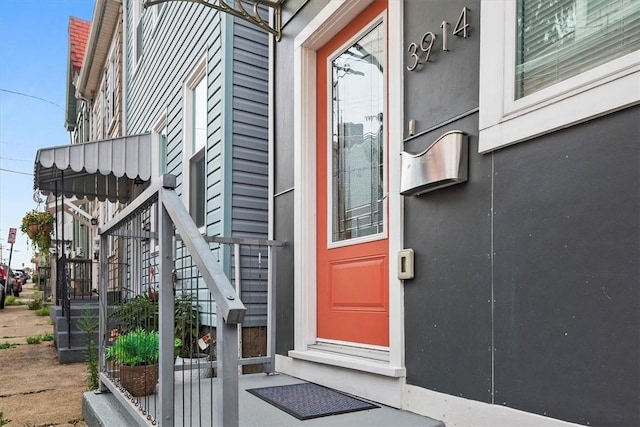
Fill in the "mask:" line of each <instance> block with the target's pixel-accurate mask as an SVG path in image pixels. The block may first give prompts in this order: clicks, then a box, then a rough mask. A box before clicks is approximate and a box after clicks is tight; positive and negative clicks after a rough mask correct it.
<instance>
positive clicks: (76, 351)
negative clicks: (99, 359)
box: [57, 346, 87, 365]
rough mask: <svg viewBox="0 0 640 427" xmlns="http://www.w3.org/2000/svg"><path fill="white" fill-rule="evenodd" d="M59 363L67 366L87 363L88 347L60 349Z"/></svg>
mask: <svg viewBox="0 0 640 427" xmlns="http://www.w3.org/2000/svg"><path fill="white" fill-rule="evenodd" d="M57 353H58V363H60V364H62V365H65V364H67V363H78V362H86V361H87V348H86V347H84V346H83V347H71V348H67V347H64V348H60V347H58V351H57Z"/></svg>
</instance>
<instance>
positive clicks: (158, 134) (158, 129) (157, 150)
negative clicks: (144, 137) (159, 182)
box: [151, 113, 168, 176]
mask: <svg viewBox="0 0 640 427" xmlns="http://www.w3.org/2000/svg"><path fill="white" fill-rule="evenodd" d="M151 136H152V145H151V156H152V159H153V160H152V169H151V172H152V176H160V175H163V174H165V173H167V142H168V139H167V114H166V113H163V114H162V115H160V117H159V118H158V119H157V120H156V122H155V124H154V126H153V131H152V132H151Z"/></svg>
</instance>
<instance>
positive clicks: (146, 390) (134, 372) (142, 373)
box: [120, 363, 158, 396]
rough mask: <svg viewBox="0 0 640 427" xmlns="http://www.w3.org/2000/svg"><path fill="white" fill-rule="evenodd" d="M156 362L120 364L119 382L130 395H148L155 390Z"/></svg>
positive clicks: (156, 379)
mask: <svg viewBox="0 0 640 427" xmlns="http://www.w3.org/2000/svg"><path fill="white" fill-rule="evenodd" d="M157 382H158V364H157V363H156V364H155V365H142V366H127V365H120V384H122V387H124V388H126V389H127V390H128V391H129V393H131V395H132V396H148V395H150V394H153V392H155V390H156V383H157Z"/></svg>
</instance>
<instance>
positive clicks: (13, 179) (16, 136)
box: [0, 0, 95, 268]
mask: <svg viewBox="0 0 640 427" xmlns="http://www.w3.org/2000/svg"><path fill="white" fill-rule="evenodd" d="M94 3H95V2H94V0H0V245H2V249H1V250H0V253H1V254H2V262H4V263H7V262H8V259H9V246H10V245H9V244H8V243H7V238H8V234H9V228H10V227H15V228H17V229H18V232H17V236H16V243H15V245H14V247H13V256H12V259H11V267H12V268H21V267H23V266H24V267H32V264H31V257H32V256H33V254H32V252H31V245H30V243H29V241H28V238H27V236H26V235H25V234H23V233H22V232H21V231H20V222H21V220H22V217H23V216H24V214H25V213H26V212H28V211H30V210H32V209H37V208H38V204H37V203H36V202H34V200H33V195H34V190H33V166H34V162H35V157H36V152H37V151H38V149H39V148H45V147H52V146H55V145H63V144H68V143H69V142H70V140H71V138H70V136H69V133H68V132H67V131H66V129H65V128H64V114H65V110H64V105H65V103H66V93H65V90H66V84H65V82H66V78H67V60H68V58H67V57H68V37H69V35H68V26H69V17H70V16H75V17H78V18H82V19H85V20H87V21H90V20H91V18H92V16H93V6H94ZM13 92H18V93H20V94H24V95H19V94H16V93H13ZM25 95H27V96H25ZM34 97H35V98H34ZM36 98H41V99H36ZM42 209H43V207H42V206H40V207H39V210H42Z"/></svg>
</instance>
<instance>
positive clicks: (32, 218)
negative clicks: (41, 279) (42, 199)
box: [20, 209, 55, 254]
mask: <svg viewBox="0 0 640 427" xmlns="http://www.w3.org/2000/svg"><path fill="white" fill-rule="evenodd" d="M54 222H55V218H54V217H53V215H51V214H50V213H49V212H47V211H43V212H39V211H36V210H35V209H34V210H32V211H29V212H27V213H26V214H25V216H24V217H23V218H22V223H21V224H20V230H22V232H23V233H25V234H26V235H27V236H28V237H29V239H31V242H32V243H33V246H34V249H38V251H39V252H40V253H43V254H48V253H49V248H50V247H51V230H52V229H53V223H54Z"/></svg>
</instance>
